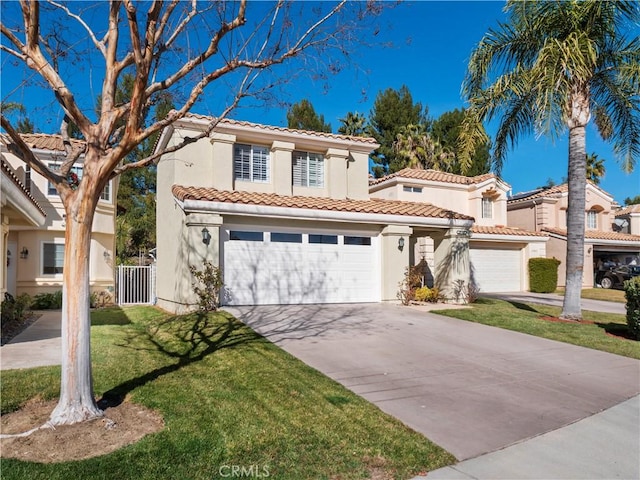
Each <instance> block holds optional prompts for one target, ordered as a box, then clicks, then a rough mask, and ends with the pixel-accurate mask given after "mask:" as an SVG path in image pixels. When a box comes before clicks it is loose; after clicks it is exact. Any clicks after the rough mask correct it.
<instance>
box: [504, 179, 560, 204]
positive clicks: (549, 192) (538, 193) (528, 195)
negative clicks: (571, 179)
mask: <svg viewBox="0 0 640 480" xmlns="http://www.w3.org/2000/svg"><path fill="white" fill-rule="evenodd" d="M568 191H569V185H567V184H566V183H563V184H562V185H556V186H555V187H549V188H538V189H536V190H531V191H530V192H523V193H516V194H515V195H513V196H512V197H511V198H510V199H509V200H508V202H509V203H513V202H520V201H525V200H531V199H533V198H544V197H555V196H559V195H561V194H563V193H566V192H568Z"/></svg>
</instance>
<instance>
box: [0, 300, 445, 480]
mask: <svg viewBox="0 0 640 480" xmlns="http://www.w3.org/2000/svg"><path fill="white" fill-rule="evenodd" d="M92 342H93V344H92V348H93V363H94V378H95V391H96V393H97V394H98V395H105V397H108V398H109V399H111V400H116V401H117V400H118V399H123V398H125V397H126V398H127V399H130V400H131V401H133V402H137V403H140V404H142V405H145V406H147V407H148V408H151V409H154V410H156V411H158V412H159V413H160V414H161V415H162V416H163V417H164V421H165V427H164V429H163V430H162V431H160V432H159V433H157V434H152V435H149V436H147V437H145V438H144V439H142V440H141V441H139V442H138V443H136V444H133V445H129V446H127V447H125V448H122V449H121V450H118V451H116V452H113V453H111V454H107V455H103V456H101V457H96V458H92V459H88V460H83V461H76V462H66V463H57V464H39V463H29V462H21V461H17V460H12V459H2V460H1V464H0V467H1V471H2V478H3V479H5V480H10V479H25V478H47V479H69V478H92V479H98V478H99V479H112V478H119V479H170V478H171V479H212V478H223V477H225V476H228V475H229V472H231V470H230V466H234V465H235V466H240V467H242V466H244V467H245V468H250V467H251V466H257V467H255V470H254V472H255V471H259V472H261V473H262V474H264V472H267V471H268V474H269V477H270V478H277V479H281V478H283V479H289V478H290V479H306V478H313V479H347V478H358V479H362V478H370V477H373V478H380V479H388V478H411V477H412V476H414V475H417V474H419V473H423V474H424V473H425V472H427V471H430V470H434V469H436V468H439V467H442V466H445V465H449V464H451V463H453V462H454V461H455V459H454V458H453V456H451V455H450V454H448V453H447V452H446V451H444V450H442V449H441V448H439V447H438V446H436V445H434V444H433V443H431V442H429V441H428V440H427V439H426V438H424V437H423V436H422V435H420V434H418V433H416V432H414V431H412V430H410V429H409V428H407V427H406V426H404V425H403V424H402V423H400V422H399V421H397V420H395V419H394V418H392V417H390V416H389V415H386V414H384V413H383V412H381V411H380V410H379V409H378V408H377V407H375V406H374V405H372V404H370V403H368V402H367V401H365V400H363V399H362V398H360V397H358V396H357V395H355V394H353V393H351V392H350V391H349V390H347V389H345V388H344V387H342V386H341V385H339V384H338V383H336V382H334V381H333V380H331V379H329V378H327V377H325V376H324V375H322V374H321V373H319V372H317V371H316V370H314V369H312V368H310V367H308V366H307V365H305V364H303V363H302V362H300V361H298V360H297V359H295V358H294V357H292V356H291V355H289V354H287V353H286V352H284V351H283V350H281V349H280V348H278V347H277V346H275V345H273V344H272V343H270V342H269V341H267V340H265V339H264V338H262V337H260V336H259V335H257V334H256V333H254V332H253V331H252V330H251V329H249V328H248V327H246V326H244V325H243V324H241V323H240V322H238V321H237V320H236V319H234V318H233V317H231V316H229V315H228V314H225V313H218V314H211V315H209V316H208V317H204V318H202V317H198V316H196V315H188V316H178V317H170V316H168V315H166V314H165V313H163V312H161V311H160V310H157V309H154V308H150V307H133V308H129V309H125V310H120V309H110V310H102V311H98V312H96V313H94V326H93V327H92ZM59 375H60V368H59V367H46V368H35V369H29V370H21V371H18V370H13V371H4V372H2V385H1V394H2V395H1V399H2V400H1V406H2V413H7V412H11V411H13V410H16V409H17V408H19V407H20V406H21V405H22V404H24V403H25V402H26V401H27V400H29V399H31V398H34V397H38V396H40V397H41V398H43V399H51V398H55V397H56V396H57V395H58V393H59V392H58V389H59ZM107 412H108V410H107ZM34 426H35V425H34Z"/></svg>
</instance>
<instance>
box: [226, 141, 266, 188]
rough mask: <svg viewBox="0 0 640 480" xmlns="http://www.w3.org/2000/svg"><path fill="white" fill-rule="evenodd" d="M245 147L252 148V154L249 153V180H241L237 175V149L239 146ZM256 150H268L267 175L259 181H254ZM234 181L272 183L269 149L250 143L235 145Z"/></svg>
mask: <svg viewBox="0 0 640 480" xmlns="http://www.w3.org/2000/svg"><path fill="white" fill-rule="evenodd" d="M240 145H242V146H245V147H249V148H250V153H249V178H248V179H247V178H240V177H238V176H237V175H236V162H237V159H236V147H238V146H240ZM254 148H261V149H264V150H266V155H267V157H266V175H265V178H264V179H259V180H256V179H254V175H253V174H254V166H255V165H254V164H255V158H254ZM233 179H234V181H237V182H251V183H269V182H270V181H271V152H270V149H269V147H267V146H264V145H256V144H252V143H251V144H250V143H236V144H234V145H233Z"/></svg>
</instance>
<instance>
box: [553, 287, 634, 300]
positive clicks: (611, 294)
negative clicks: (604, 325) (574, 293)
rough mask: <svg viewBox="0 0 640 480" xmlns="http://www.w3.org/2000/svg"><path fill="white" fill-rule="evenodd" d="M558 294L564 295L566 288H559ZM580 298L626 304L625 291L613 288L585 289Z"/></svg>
mask: <svg viewBox="0 0 640 480" xmlns="http://www.w3.org/2000/svg"><path fill="white" fill-rule="evenodd" d="M557 293H559V294H560V295H564V288H559V289H558V290H557ZM580 296H581V297H582V298H588V299H590V300H605V301H607V302H619V303H626V300H625V298H624V290H615V289H613V288H583V289H582V293H581V295H580Z"/></svg>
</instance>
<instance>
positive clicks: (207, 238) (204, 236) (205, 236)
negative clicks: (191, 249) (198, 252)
mask: <svg viewBox="0 0 640 480" xmlns="http://www.w3.org/2000/svg"><path fill="white" fill-rule="evenodd" d="M209 242H211V234H210V233H209V230H207V227H204V228H203V229H202V243H204V244H205V245H209Z"/></svg>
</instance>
